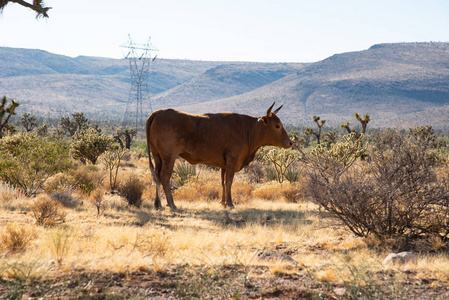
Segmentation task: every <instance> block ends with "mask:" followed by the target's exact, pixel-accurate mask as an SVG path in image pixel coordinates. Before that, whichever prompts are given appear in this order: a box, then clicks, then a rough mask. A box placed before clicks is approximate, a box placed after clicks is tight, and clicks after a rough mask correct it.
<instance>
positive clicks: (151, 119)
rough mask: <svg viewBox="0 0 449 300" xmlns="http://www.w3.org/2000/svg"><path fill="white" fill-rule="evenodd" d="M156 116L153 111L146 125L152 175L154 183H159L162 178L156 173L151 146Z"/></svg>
mask: <svg viewBox="0 0 449 300" xmlns="http://www.w3.org/2000/svg"><path fill="white" fill-rule="evenodd" d="M155 116H156V114H155V113H152V114H151V116H150V117H149V118H148V119H147V123H146V126H145V132H146V135H147V147H148V160H149V162H150V171H151V175H152V176H153V181H154V183H156V184H159V182H160V180H159V176H158V175H157V174H156V170H155V169H154V164H153V160H152V159H151V147H150V128H151V124H153V120H154V118H155Z"/></svg>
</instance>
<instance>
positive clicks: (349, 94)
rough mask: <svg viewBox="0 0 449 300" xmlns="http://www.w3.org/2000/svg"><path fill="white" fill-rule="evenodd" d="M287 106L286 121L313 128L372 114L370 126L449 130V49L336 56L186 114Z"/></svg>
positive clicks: (388, 49) (386, 49)
mask: <svg viewBox="0 0 449 300" xmlns="http://www.w3.org/2000/svg"><path fill="white" fill-rule="evenodd" d="M273 101H277V102H279V103H283V104H284V106H285V108H287V109H285V110H284V111H283V112H282V118H283V119H284V120H286V122H290V123H294V124H297V123H301V124H310V125H312V123H311V119H312V116H313V115H320V116H321V117H322V118H324V119H326V120H328V121H329V123H331V124H332V125H338V124H339V123H341V122H343V121H346V120H349V121H353V120H354V118H353V117H352V115H353V113H354V112H359V113H361V114H365V113H369V114H370V115H371V116H372V120H373V121H372V123H371V124H372V126H377V127H385V126H388V127H394V126H396V125H398V124H400V123H407V126H410V125H414V124H415V125H424V124H432V125H434V127H437V128H445V129H449V124H448V123H449V115H448V114H447V112H448V111H449V44H448V43H416V44H382V45H375V46H373V47H371V48H370V49H368V50H366V51H360V52H351V53H344V54H338V55H334V56H332V57H329V58H328V59H325V60H323V61H320V62H317V63H314V64H311V65H309V66H307V67H305V68H303V69H301V70H299V71H298V72H296V73H295V74H291V75H289V76H286V77H284V78H282V79H280V80H278V81H275V82H273V83H271V84H268V85H265V86H263V87H261V88H259V89H256V90H253V91H251V92H249V93H246V94H243V95H239V96H234V97H230V98H227V99H222V100H219V101H214V102H211V103H202V104H198V105H194V106H184V107H182V109H184V110H187V111H192V112H193V111H195V112H202V111H210V110H211V109H213V110H215V111H223V110H231V111H237V110H238V111H242V112H245V113H254V110H255V108H257V109H258V110H259V114H260V113H262V112H263V110H264V108H265V107H267V106H268V105H269V104H271V103H272V102H273Z"/></svg>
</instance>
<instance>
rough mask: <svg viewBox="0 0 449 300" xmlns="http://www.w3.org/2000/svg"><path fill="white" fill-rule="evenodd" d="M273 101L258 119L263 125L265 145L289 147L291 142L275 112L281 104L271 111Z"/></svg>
mask: <svg viewBox="0 0 449 300" xmlns="http://www.w3.org/2000/svg"><path fill="white" fill-rule="evenodd" d="M274 103H275V102H273V104H272V105H271V106H270V108H269V109H268V110H267V115H266V116H263V117H260V119H259V121H260V122H262V123H263V125H264V126H265V130H264V136H265V139H266V143H267V145H272V146H277V147H282V148H290V147H291V146H292V145H293V142H292V141H291V140H290V138H289V137H288V134H287V132H286V131H285V129H284V126H283V125H282V122H281V120H280V119H279V118H278V117H277V116H276V114H277V112H278V111H279V110H280V109H281V108H282V105H281V106H279V107H278V108H277V109H276V110H275V111H273V112H272V111H271V110H272V109H273V106H274Z"/></svg>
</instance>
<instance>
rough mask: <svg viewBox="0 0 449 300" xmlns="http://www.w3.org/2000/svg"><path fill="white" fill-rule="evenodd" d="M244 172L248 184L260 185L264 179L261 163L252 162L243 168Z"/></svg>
mask: <svg viewBox="0 0 449 300" xmlns="http://www.w3.org/2000/svg"><path fill="white" fill-rule="evenodd" d="M244 172H245V173H246V174H247V176H248V178H249V181H250V182H254V183H261V182H262V181H263V179H264V177H265V166H264V164H263V163H262V162H261V161H258V160H254V161H253V162H252V163H250V164H249V165H248V166H247V167H245V169H244Z"/></svg>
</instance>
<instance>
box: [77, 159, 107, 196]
mask: <svg viewBox="0 0 449 300" xmlns="http://www.w3.org/2000/svg"><path fill="white" fill-rule="evenodd" d="M71 175H72V176H73V178H74V179H75V183H74V185H75V187H76V188H77V189H79V190H80V191H81V192H82V193H83V194H85V195H87V196H89V195H90V193H91V192H92V191H93V190H95V189H96V188H97V187H99V186H101V185H102V183H103V180H104V178H105V174H104V173H103V172H101V170H100V169H99V168H98V167H97V166H95V165H85V166H81V167H79V168H78V169H76V170H73V171H72V174H71Z"/></svg>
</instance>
